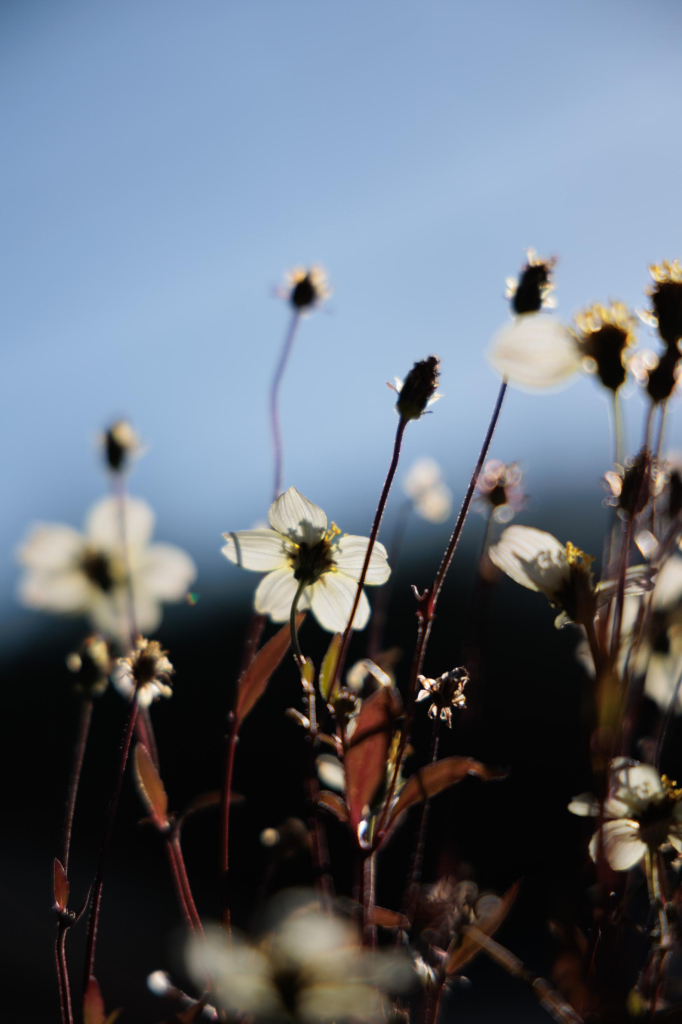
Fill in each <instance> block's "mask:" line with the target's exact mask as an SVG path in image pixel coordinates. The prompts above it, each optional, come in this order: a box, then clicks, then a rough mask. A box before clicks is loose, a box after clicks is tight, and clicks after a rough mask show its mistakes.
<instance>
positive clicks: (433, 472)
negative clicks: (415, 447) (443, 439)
mask: <svg viewBox="0 0 682 1024" xmlns="http://www.w3.org/2000/svg"><path fill="white" fill-rule="evenodd" d="M442 479H443V474H442V473H441V469H440V466H439V465H438V463H437V462H436V460H435V459H431V458H423V459H417V461H416V462H413V463H412V465H411V466H410V468H409V470H408V472H407V475H406V477H405V479H404V481H403V490H404V491H405V494H407V496H408V497H409V498H418V497H419V495H420V494H422V493H423V492H424V491H428V490H429V488H431V487H435V486H437V485H438V484H440V482H441V481H442Z"/></svg>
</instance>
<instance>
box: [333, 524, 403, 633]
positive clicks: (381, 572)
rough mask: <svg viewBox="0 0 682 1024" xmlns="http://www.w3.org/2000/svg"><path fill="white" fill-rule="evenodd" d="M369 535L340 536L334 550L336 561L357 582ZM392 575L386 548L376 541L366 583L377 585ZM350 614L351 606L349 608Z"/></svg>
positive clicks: (342, 570) (345, 573)
mask: <svg viewBox="0 0 682 1024" xmlns="http://www.w3.org/2000/svg"><path fill="white" fill-rule="evenodd" d="M368 544H369V539H368V538H367V537H353V536H348V537H340V538H339V542H338V544H336V545H335V547H334V548H333V549H332V550H333V557H334V563H335V564H336V566H337V567H338V568H339V569H340V570H341V572H342V573H344V575H346V576H350V578H351V579H352V580H355V581H356V582H357V581H358V580H359V579H360V574H361V572H362V565H363V562H364V561H365V555H366V554H367V545H368ZM390 575H391V570H390V567H389V564H388V555H387V553H386V548H385V547H384V545H383V544H380V543H379V541H376V542H375V544H374V547H373V548H372V556H371V558H370V560H369V566H368V567H367V576H366V578H365V583H368V584H371V585H376V584H379V583H385V582H386V580H387V579H388V577H389V576H390ZM348 613H349V614H350V608H349V609H348Z"/></svg>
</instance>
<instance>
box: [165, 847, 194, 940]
mask: <svg viewBox="0 0 682 1024" xmlns="http://www.w3.org/2000/svg"><path fill="white" fill-rule="evenodd" d="M164 838H165V840H166V855H167V857H168V865H169V867H170V870H171V875H172V878H173V886H174V888H175V891H176V893H177V894H178V899H179V901H180V910H181V911H182V916H183V918H184V919H185V924H186V925H187V927H188V928H189V930H190V931H191V932H192V934H194V922H193V921H192V915H191V913H190V910H189V907H188V905H187V899H186V897H185V890H184V888H183V885H182V879H181V878H180V872H179V871H178V865H177V861H176V858H175V850H174V849H173V842H172V840H171V837H170V836H169V835H168V834H166V835H165V837H164Z"/></svg>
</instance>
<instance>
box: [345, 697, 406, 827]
mask: <svg viewBox="0 0 682 1024" xmlns="http://www.w3.org/2000/svg"><path fill="white" fill-rule="evenodd" d="M401 710H402V704H401V701H400V694H399V693H398V691H397V690H395V689H393V687H390V686H382V688H381V689H380V690H375V691H374V693H373V694H372V695H371V696H370V697H368V698H367V700H366V701H365V702H364V703H363V705H362V708H361V709H360V714H359V715H358V717H357V720H356V721H357V725H356V728H355V732H354V733H353V737H352V739H351V741H350V744H349V746H348V750H347V751H346V754H345V757H344V762H343V765H344V769H345V772H346V803H347V805H348V811H349V816H350V825H351V828H352V829H353V832H354V833H355V834H356V835H357V829H358V825H359V824H360V822H361V821H362V815H363V811H364V809H365V807H366V806H367V805H368V804H371V803H372V801H373V799H374V797H375V796H376V794H377V792H378V790H379V787H380V786H381V784H382V782H383V781H384V779H385V775H386V763H387V760H388V751H389V747H390V745H391V737H392V735H393V725H394V722H395V719H396V718H397V717H398V715H399V714H400V712H401Z"/></svg>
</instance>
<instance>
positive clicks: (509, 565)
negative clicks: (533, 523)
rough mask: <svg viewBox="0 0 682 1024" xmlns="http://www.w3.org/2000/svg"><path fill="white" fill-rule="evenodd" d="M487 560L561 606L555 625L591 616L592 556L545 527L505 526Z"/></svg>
mask: <svg viewBox="0 0 682 1024" xmlns="http://www.w3.org/2000/svg"><path fill="white" fill-rule="evenodd" d="M488 555H489V557H490V561H491V562H492V563H493V565H496V566H497V568H498V569H501V570H502V572H504V573H506V574H507V576H510V577H511V579H513V580H514V581H515V582H516V583H520V584H521V586H522V587H526V588H527V589H528V590H536V591H538V592H539V593H541V594H544V595H545V597H547V598H548V599H549V601H550V604H552V605H553V606H554V607H557V608H560V609H561V615H559V617H558V618H557V625H558V626H559V625H563V624H564V623H565V622H568V621H572V622H583V623H584V622H586V621H588V617H589V618H590V619H591V618H592V617H593V616H594V610H595V595H594V584H593V580H592V571H591V569H590V566H591V564H592V562H593V560H594V559H593V558H592V557H591V556H590V555H586V554H585V553H584V552H582V551H581V550H580V549H579V548H577V547H575V545H574V544H571V543H570V541H569V542H568V543H567V544H566V545H564V544H562V543H561V542H560V541H558V540H557V539H556V537H553V536H552V534H551V533H545V531H544V530H536V529H534V528H533V527H530V526H508V527H507V529H506V530H505V531H504V532H503V534H502V536H501V537H500V540H499V541H498V543H497V544H493V545H492V547H490V548H489V550H488Z"/></svg>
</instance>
